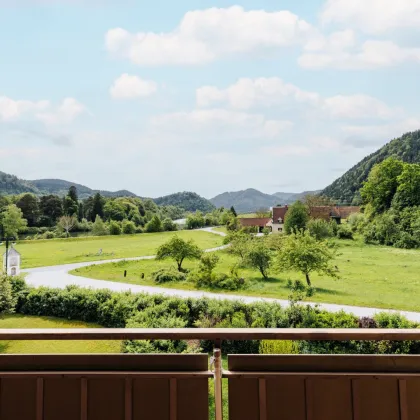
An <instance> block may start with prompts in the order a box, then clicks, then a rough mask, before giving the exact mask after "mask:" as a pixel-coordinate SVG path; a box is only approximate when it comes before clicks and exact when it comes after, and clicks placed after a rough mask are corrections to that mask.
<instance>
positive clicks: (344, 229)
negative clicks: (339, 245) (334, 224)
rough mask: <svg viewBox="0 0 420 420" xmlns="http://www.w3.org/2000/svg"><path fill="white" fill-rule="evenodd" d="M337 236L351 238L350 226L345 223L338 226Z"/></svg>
mask: <svg viewBox="0 0 420 420" xmlns="http://www.w3.org/2000/svg"><path fill="white" fill-rule="evenodd" d="M337 238H338V239H353V232H352V230H351V228H350V227H349V226H347V225H340V226H338V230H337Z"/></svg>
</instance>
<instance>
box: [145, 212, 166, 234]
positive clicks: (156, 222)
mask: <svg viewBox="0 0 420 420" xmlns="http://www.w3.org/2000/svg"><path fill="white" fill-rule="evenodd" d="M145 230H146V232H148V233H153V232H162V230H163V227H162V221H161V220H160V218H159V216H157V215H154V216H153V217H152V219H151V220H150V222H148V223H147V224H146V226H145Z"/></svg>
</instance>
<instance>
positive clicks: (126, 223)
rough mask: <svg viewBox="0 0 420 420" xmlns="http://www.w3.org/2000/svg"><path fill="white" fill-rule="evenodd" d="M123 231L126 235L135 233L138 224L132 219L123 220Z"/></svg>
mask: <svg viewBox="0 0 420 420" xmlns="http://www.w3.org/2000/svg"><path fill="white" fill-rule="evenodd" d="M122 231H123V233H124V234H126V235H133V234H135V233H136V225H135V224H134V223H133V222H131V221H130V220H123V222H122Z"/></svg>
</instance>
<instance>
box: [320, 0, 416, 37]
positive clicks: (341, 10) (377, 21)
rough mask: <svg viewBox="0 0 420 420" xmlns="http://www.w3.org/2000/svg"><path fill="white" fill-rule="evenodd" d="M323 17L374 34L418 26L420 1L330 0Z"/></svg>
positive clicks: (331, 21)
mask: <svg viewBox="0 0 420 420" xmlns="http://www.w3.org/2000/svg"><path fill="white" fill-rule="evenodd" d="M321 18H322V21H323V22H324V23H339V24H345V25H350V26H352V27H357V28H359V29H361V30H363V31H364V32H366V33H371V34H378V33H383V32H385V31H388V30H392V29H396V28H410V27H411V28H418V27H419V25H420V0H328V1H327V2H326V4H325V6H324V8H323V11H322V14H321Z"/></svg>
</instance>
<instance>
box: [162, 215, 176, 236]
mask: <svg viewBox="0 0 420 420" xmlns="http://www.w3.org/2000/svg"><path fill="white" fill-rule="evenodd" d="M162 227H163V230H164V231H165V232H174V231H176V230H178V227H177V225H176V223H174V222H173V221H172V220H171V219H170V218H169V217H167V218H166V219H164V220H163V222H162Z"/></svg>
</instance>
